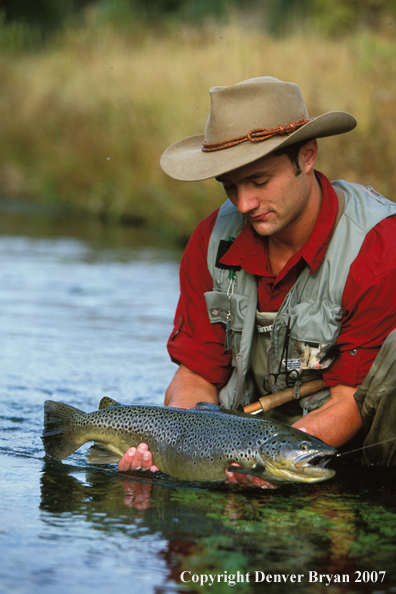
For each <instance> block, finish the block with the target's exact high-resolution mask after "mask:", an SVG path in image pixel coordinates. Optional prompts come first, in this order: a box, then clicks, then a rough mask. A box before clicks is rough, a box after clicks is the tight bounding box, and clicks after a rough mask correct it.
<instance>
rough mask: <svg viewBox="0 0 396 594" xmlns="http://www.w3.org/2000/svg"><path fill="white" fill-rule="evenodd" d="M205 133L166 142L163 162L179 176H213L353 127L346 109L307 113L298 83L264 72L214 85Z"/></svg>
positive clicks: (195, 178) (183, 178) (189, 178)
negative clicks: (242, 79) (174, 141)
mask: <svg viewBox="0 0 396 594" xmlns="http://www.w3.org/2000/svg"><path fill="white" fill-rule="evenodd" d="M209 93H210V102H211V108H210V114H209V118H208V121H207V124H206V130H205V135H199V136H190V137H189V138H185V139H184V140H180V141H179V142H176V143H175V144H173V145H172V146H170V147H169V148H168V149H167V150H166V151H165V152H164V153H163V155H162V157H161V161H160V164H161V167H162V169H163V170H164V171H165V173H167V174H168V175H169V176H170V177H173V178H175V179H178V180H181V181H200V180H203V179H208V178H210V177H217V176H218V175H222V174H223V173H226V172H228V171H232V170H234V169H238V168H239V167H242V166H243V165H247V164H248V163H252V162H253V161H256V160H257V159H260V158H261V157H264V156H265V155H268V154H269V153H271V152H273V151H276V150H278V149H280V148H281V147H284V146H287V145H290V144H294V143H296V142H299V141H301V140H309V139H310V138H320V137H323V136H333V135H335V134H342V133H344V132H349V130H352V129H353V128H354V127H355V126H356V124H357V122H356V119H355V118H354V117H353V116H352V115H351V114H349V113H346V112H344V111H332V112H329V113H325V114H322V115H320V116H317V117H315V118H311V119H310V118H309V116H308V111H307V108H306V107H305V103H304V99H303V97H302V93H301V90H300V88H299V87H298V85H296V84H294V83H287V82H282V81H280V80H278V79H277V78H272V77H270V76H263V77H259V78H251V79H249V80H245V81H243V82H241V83H238V84H237V85H233V86H230V87H212V88H211V89H210V91H209Z"/></svg>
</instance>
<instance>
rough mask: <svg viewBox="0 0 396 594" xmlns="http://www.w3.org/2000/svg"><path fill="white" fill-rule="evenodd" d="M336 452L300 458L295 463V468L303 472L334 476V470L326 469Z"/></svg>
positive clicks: (309, 454) (305, 455)
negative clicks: (316, 472)
mask: <svg viewBox="0 0 396 594" xmlns="http://www.w3.org/2000/svg"><path fill="white" fill-rule="evenodd" d="M334 454H335V451H334V450H333V451H328V452H313V453H312V452H311V453H308V454H304V455H303V456H300V457H299V458H298V459H297V461H295V462H294V467H295V468H297V469H299V470H303V471H306V470H308V471H318V473H320V474H322V473H325V474H327V473H331V474H332V475H333V474H334V470H331V469H330V468H326V464H327V463H328V462H329V461H330V460H331V458H332V457H333V456H334Z"/></svg>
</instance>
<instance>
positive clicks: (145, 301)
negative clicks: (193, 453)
mask: <svg viewBox="0 0 396 594" xmlns="http://www.w3.org/2000/svg"><path fill="white" fill-rule="evenodd" d="M51 221H52V224H51ZM0 232H1V233H2V235H0V259H1V265H0V333H1V341H0V371H1V373H0V398H1V405H2V406H1V411H0V463H1V473H0V491H1V500H0V517H1V523H0V552H1V558H2V563H1V564H0V592H1V593H3V592H4V593H5V594H14V593H15V594H32V593H33V594H34V593H36V592H37V593H38V592H40V594H47V593H48V594H53V593H54V592H57V593H59V594H70V592H76V593H77V592H78V594H91V593H93V592H95V594H108V593H109V592H111V590H112V589H113V590H114V589H116V590H117V594H124V593H125V594H126V593H129V592H144V593H151V592H152V593H173V592H184V591H191V592H207V591H213V592H216V593H220V594H221V593H222V592H229V589H230V587H235V590H236V591H238V592H262V591H263V588H265V589H267V590H268V591H269V592H271V593H275V594H277V593H281V592H289V591H290V590H293V589H294V588H297V589H298V591H300V592H303V593H305V592H307V593H308V592H309V593H310V592H314V593H316V592H318V593H322V592H324V591H326V592H327V591H329V592H332V593H336V594H338V593H340V594H341V593H349V592H389V593H390V592H394V591H395V586H396V505H395V490H396V482H395V481H396V473H395V472H394V470H391V469H387V470H378V469H366V470H364V471H362V470H361V469H360V468H359V455H358V454H353V455H351V456H345V457H343V458H341V459H340V462H339V468H338V471H337V475H336V478H335V479H333V480H331V481H329V482H327V483H323V484H318V485H311V486H304V485H302V486H301V485H300V486H289V487H285V488H282V489H279V490H276V491H271V492H266V491H257V490H248V491H243V490H238V489H235V488H232V487H228V486H226V485H224V486H222V487H221V488H219V487H216V488H215V487H210V486H209V487H208V486H204V485H194V484H185V483H182V482H178V481H175V480H173V479H169V478H168V477H166V476H164V475H161V474H151V473H137V474H135V475H132V474H130V473H119V472H118V471H117V470H116V467H115V466H106V467H95V466H94V467H90V466H89V465H87V463H86V462H85V451H86V449H87V447H88V446H86V447H85V448H81V450H78V451H77V452H75V453H74V454H73V455H72V456H70V457H69V458H68V459H67V461H66V462H65V463H58V462H55V461H49V460H48V459H45V458H44V453H43V448H42V444H41V439H40V434H41V429H42V409H43V402H44V400H45V399H46V398H51V399H54V400H60V401H63V402H67V403H69V404H72V405H74V406H77V407H78V408H81V409H84V410H87V411H89V410H93V409H94V408H96V407H97V405H98V403H99V400H100V398H101V397H102V396H110V397H112V398H115V399H116V400H119V401H121V402H125V403H131V404H132V403H144V402H150V403H153V404H161V403H162V400H163V394H164V390H165V388H166V386H167V384H168V382H169V380H170V378H171V377H172V374H173V372H174V365H173V364H172V363H170V361H169V359H168V355H167V353H166V350H165V343H166V339H167V336H168V334H169V332H170V329H171V323H172V317H173V312H174V308H175V305H176V300H177V295H178V261H179V258H180V252H179V251H178V250H175V249H174V248H172V247H171V246H169V245H167V246H164V247H162V248H161V246H160V245H159V244H158V239H157V238H147V237H143V236H142V235H140V237H138V236H137V235H138V234H137V233H136V231H135V230H132V229H128V230H127V229H125V228H123V229H119V228H118V229H117V228H116V227H114V228H111V229H110V228H106V227H103V226H101V225H98V224H97V223H95V224H94V223H93V222H92V221H79V222H78V224H77V223H76V222H75V221H73V220H72V219H64V218H55V219H54V218H53V217H50V216H48V215H46V216H44V215H41V216H38V215H37V213H36V212H34V213H26V210H25V211H23V212H22V213H12V212H8V213H3V215H1V216H0ZM381 571H382V572H384V571H385V572H386V575H385V579H384V581H381V578H382V577H383V574H381V573H380V572H381ZM238 572H239V573H238ZM310 572H311V574H310ZM315 572H316V573H315ZM325 574H329V575H330V574H332V575H333V578H332V580H333V582H332V584H331V585H330V586H327V585H326V581H322V582H320V581H319V576H321V575H322V576H324V575H325ZM209 575H211V576H214V577H213V579H214V580H215V583H214V584H213V585H212V586H209V585H208V584H206V585H203V586H201V585H200V582H199V580H204V579H205V576H209ZM292 575H296V576H298V575H302V576H304V577H303V578H301V581H300V582H298V581H297V582H295V583H291V582H290V579H291V578H290V576H292ZM181 576H183V577H184V581H185V583H183V581H182V579H181ZM232 576H234V578H235V580H236V579H239V581H237V582H236V585H235V586H232V579H233V578H232ZM274 576H278V577H279V576H280V578H279V579H280V580H281V581H277V580H276V579H275V577H274ZM309 576H311V581H309ZM337 576H338V578H339V580H340V582H339V583H338V582H337V581H335V580H336V579H337ZM359 577H360V581H356V579H359ZM207 579H209V578H207ZM248 579H249V581H248ZM270 579H272V581H269V580H270ZM315 579H316V581H315ZM342 579H343V580H344V582H342V581H341V580H342ZM194 580H198V581H197V582H195V581H194ZM323 580H325V578H323ZM346 580H349V581H346Z"/></svg>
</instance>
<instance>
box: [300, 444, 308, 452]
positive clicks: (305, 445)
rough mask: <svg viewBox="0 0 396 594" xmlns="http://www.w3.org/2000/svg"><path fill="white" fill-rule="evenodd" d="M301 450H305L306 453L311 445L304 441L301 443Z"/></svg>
mask: <svg viewBox="0 0 396 594" xmlns="http://www.w3.org/2000/svg"><path fill="white" fill-rule="evenodd" d="M300 450H303V451H304V452H306V451H307V450H309V443H308V442H307V441H303V442H301V443H300Z"/></svg>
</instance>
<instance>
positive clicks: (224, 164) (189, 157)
mask: <svg viewBox="0 0 396 594" xmlns="http://www.w3.org/2000/svg"><path fill="white" fill-rule="evenodd" d="M356 125H357V121H356V119H355V118H354V117H353V115H351V114H350V113H347V112H345V111H332V112H329V113H325V114H323V115H320V116H318V117H316V118H314V119H312V120H311V121H309V122H308V123H307V124H305V125H304V126H302V127H301V128H299V129H298V130H296V131H295V132H292V133H291V134H288V135H287V136H273V137H272V138H269V139H268V140H264V141H262V142H245V143H243V144H239V145H237V146H233V147H231V148H227V149H222V150H218V151H213V152H204V151H202V150H201V148H202V143H203V140H204V136H203V135H198V136H190V137H188V138H184V139H183V140H180V141H178V142H176V143H175V144H172V146H170V147H169V148H168V149H166V151H165V152H164V153H163V154H162V157H161V160H160V165H161V167H162V169H163V170H164V171H165V173H167V174H168V175H169V176H170V177H173V178H174V179H178V180H180V181H201V180H204V179H209V178H211V177H217V176H218V175H222V174H223V173H227V172H228V171H233V170H234V169H238V168H239V167H242V166H243V165H247V164H248V163H252V162H253V161H257V159H260V158H261V157H264V156H265V155H268V154H269V153H272V152H273V151H276V150H278V149H280V148H281V147H284V146H287V145H289V144H294V143H295V142H300V141H301V140H309V139H310V138H322V137H325V136H334V135H336V134H343V133H345V132H349V131H350V130H353V128H355V126H356Z"/></svg>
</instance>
